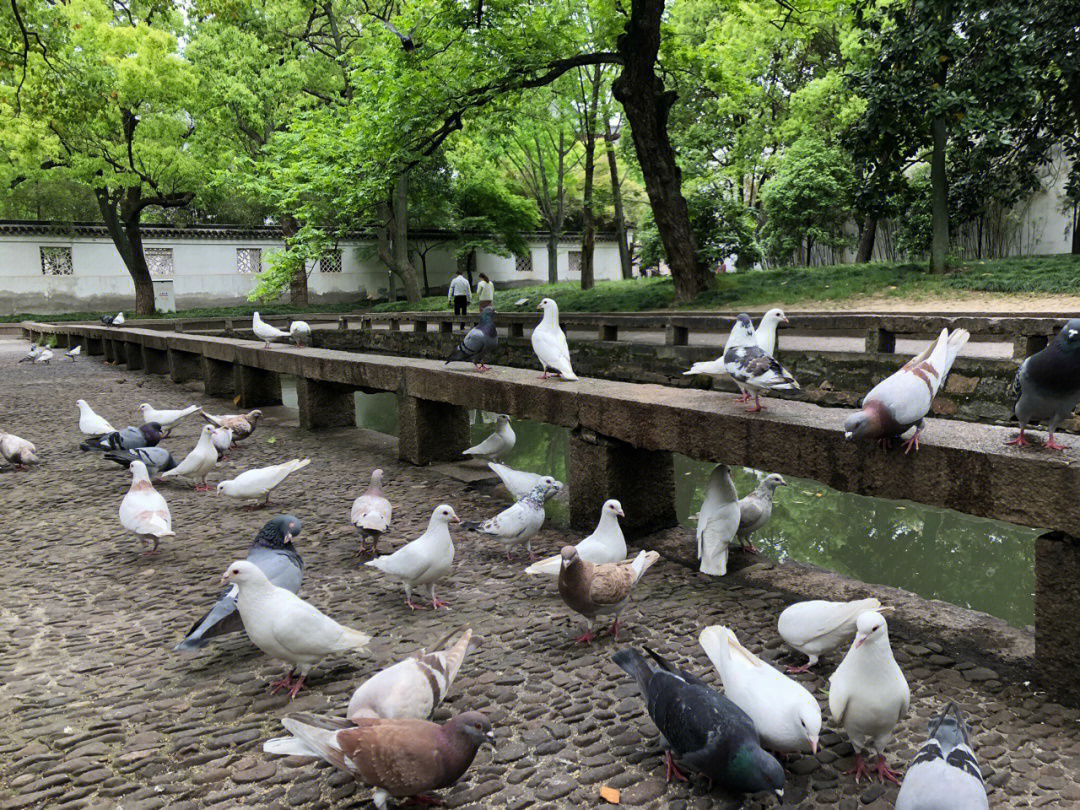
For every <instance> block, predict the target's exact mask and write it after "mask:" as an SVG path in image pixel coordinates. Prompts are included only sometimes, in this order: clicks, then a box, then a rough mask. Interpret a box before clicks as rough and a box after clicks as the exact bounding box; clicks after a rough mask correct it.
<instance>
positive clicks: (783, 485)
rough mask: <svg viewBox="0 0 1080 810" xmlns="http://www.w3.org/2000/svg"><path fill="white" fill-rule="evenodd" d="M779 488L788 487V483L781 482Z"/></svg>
mask: <svg viewBox="0 0 1080 810" xmlns="http://www.w3.org/2000/svg"><path fill="white" fill-rule="evenodd" d="M777 486H778V487H786V486H787V481H781V482H779V483H778V484H777Z"/></svg>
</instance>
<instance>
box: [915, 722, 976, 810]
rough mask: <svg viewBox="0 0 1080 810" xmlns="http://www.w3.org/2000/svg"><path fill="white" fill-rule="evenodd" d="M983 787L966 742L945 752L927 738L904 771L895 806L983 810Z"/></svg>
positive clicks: (920, 808) (919, 809) (917, 809)
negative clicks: (964, 744) (965, 744)
mask: <svg viewBox="0 0 1080 810" xmlns="http://www.w3.org/2000/svg"><path fill="white" fill-rule="evenodd" d="M989 806H990V805H989V802H988V801H987V798H986V787H985V785H984V784H983V781H982V772H981V771H980V770H979V765H978V763H977V762H976V761H975V756H974V754H972V752H971V749H970V748H968V747H967V746H961V747H958V748H954V749H953V750H952V751H950V752H949V753H948V754H947V755H946V753H945V752H944V751H943V749H942V747H941V744H940V743H939V742H938V741H937V740H936V739H929V740H927V741H926V742H925V743H924V744H923V746H922V748H920V749H919V752H918V753H917V754H916V755H915V759H914V760H913V761H912V763H911V766H910V767H909V768H908V771H907V773H906V774H904V784H903V785H901V786H900V793H899V795H897V797H896V810H928V809H929V810H938V808H942V810H944V808H948V810H987V808H989Z"/></svg>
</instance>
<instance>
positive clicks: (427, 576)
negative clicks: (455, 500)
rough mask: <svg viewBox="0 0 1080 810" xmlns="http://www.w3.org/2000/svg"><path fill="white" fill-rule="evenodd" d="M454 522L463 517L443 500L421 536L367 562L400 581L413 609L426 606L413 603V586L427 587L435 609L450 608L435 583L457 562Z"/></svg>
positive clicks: (406, 598) (420, 608) (408, 603)
mask: <svg viewBox="0 0 1080 810" xmlns="http://www.w3.org/2000/svg"><path fill="white" fill-rule="evenodd" d="M451 523H461V519H460V518H458V516H457V513H456V512H455V511H454V508H453V507H452V506H450V504H446V503H444V504H443V505H442V506H439V507H437V508H436V509H435V511H434V512H432V513H431V519H430V520H429V521H428V526H427V530H426V531H425V532H424V533H423V534H422V535H420V536H419V537H418V538H416V539H415V540H413V541H412V542H411V543H407V544H406V545H404V546H402V547H401V548H399V549H398V550H397V551H395V552H394V553H393V554H388V555H386V556H385V557H376V558H375V559H374V560H368V562H366V563H365V565H370V566H371V567H373V568H377V569H379V570H380V571H382V572H383V573H384V574H386V575H387V576H388V577H391V578H393V579H396V580H398V581H400V582H401V584H402V585H403V586H404V587H405V604H406V605H408V606H409V608H410V609H411V610H423V609H424V606H423V605H418V604H416V603H415V602H413V598H412V592H413V588H425V589H426V590H427V593H428V598H429V599H430V600H431V606H432V607H433V608H436V609H438V608H446V607H447V604H446V603H445V602H443V601H441V600H440V599H438V598H436V596H435V583H436V582H438V581H439V580H440V579H442V578H443V577H445V576H446V575H447V574H449V573H450V569H451V567H452V566H453V564H454V541H453V538H451V537H450V524H451Z"/></svg>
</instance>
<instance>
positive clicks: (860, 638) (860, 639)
mask: <svg viewBox="0 0 1080 810" xmlns="http://www.w3.org/2000/svg"><path fill="white" fill-rule="evenodd" d="M864 641H866V636H864V635H863V634H862V633H859V635H857V636H855V649H856V650H857V649H859V647H861V646H862V645H863V642H864Z"/></svg>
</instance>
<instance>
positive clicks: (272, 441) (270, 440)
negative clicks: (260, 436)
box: [266, 436, 277, 444]
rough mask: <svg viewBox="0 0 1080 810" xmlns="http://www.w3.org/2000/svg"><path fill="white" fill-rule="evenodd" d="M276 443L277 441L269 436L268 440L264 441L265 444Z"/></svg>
mask: <svg viewBox="0 0 1080 810" xmlns="http://www.w3.org/2000/svg"><path fill="white" fill-rule="evenodd" d="M276 441H277V439H275V438H274V437H273V436H271V437H270V438H269V439H267V440H266V443H267V444H273V443H274V442H276Z"/></svg>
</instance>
